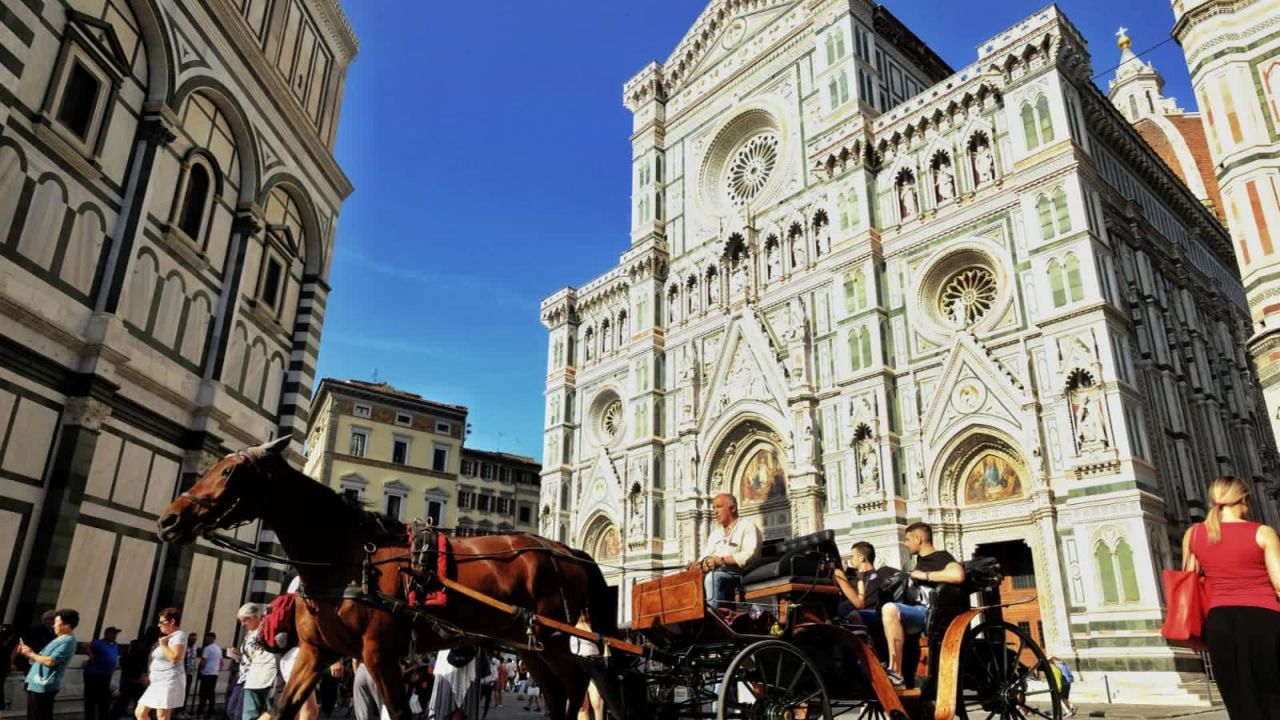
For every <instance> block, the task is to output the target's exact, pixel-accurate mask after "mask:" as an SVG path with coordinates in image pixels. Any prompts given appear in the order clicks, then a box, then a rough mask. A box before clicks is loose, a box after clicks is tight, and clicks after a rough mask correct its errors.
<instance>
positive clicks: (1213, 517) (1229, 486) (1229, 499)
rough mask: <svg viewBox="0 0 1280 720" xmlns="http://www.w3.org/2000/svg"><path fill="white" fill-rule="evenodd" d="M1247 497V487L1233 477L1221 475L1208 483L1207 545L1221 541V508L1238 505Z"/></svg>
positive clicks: (1205, 526) (1205, 521)
mask: <svg viewBox="0 0 1280 720" xmlns="http://www.w3.org/2000/svg"><path fill="white" fill-rule="evenodd" d="M1247 497H1249V486H1248V485H1245V484H1244V481H1243V480H1241V479H1240V478H1238V477H1236V476H1235V475H1221V476H1218V477H1216V478H1214V479H1213V482H1211V483H1209V504H1210V508H1209V514H1208V515H1207V516H1205V519H1204V528H1205V530H1206V531H1207V532H1208V533H1209V544H1210V545H1214V544H1217V543H1218V541H1220V540H1222V508H1225V507H1230V506H1231V505H1238V504H1239V503H1242V502H1244V499H1245V498H1247Z"/></svg>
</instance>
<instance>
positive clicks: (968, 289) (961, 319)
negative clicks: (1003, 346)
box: [938, 267, 1000, 327]
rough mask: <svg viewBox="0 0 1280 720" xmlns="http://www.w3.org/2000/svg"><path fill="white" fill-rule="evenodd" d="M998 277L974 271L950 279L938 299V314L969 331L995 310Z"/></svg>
mask: <svg viewBox="0 0 1280 720" xmlns="http://www.w3.org/2000/svg"><path fill="white" fill-rule="evenodd" d="M999 289H1000V288H999V286H998V285H997V284H996V278H995V275H993V274H992V273H991V271H990V270H988V269H987V268H984V267H970V268H965V269H964V270H960V271H958V272H956V273H955V274H953V275H952V276H951V277H949V278H947V280H946V281H945V282H943V284H942V292H941V293H939V296H938V311H939V312H941V313H942V317H944V318H946V319H947V320H949V321H951V324H952V325H954V326H956V327H969V326H970V325H973V324H974V323H976V322H978V320H980V319H982V317H983V316H984V315H986V314H987V313H988V312H990V310H991V306H992V305H993V304H994V303H995V301H996V295H997V294H998V292H999Z"/></svg>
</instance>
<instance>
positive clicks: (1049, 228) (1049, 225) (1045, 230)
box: [1036, 195, 1055, 240]
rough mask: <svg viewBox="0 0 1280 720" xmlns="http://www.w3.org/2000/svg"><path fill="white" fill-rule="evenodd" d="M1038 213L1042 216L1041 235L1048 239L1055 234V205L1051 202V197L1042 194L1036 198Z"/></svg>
mask: <svg viewBox="0 0 1280 720" xmlns="http://www.w3.org/2000/svg"><path fill="white" fill-rule="evenodd" d="M1036 215H1037V216H1038V217H1039V218H1040V237H1041V238H1042V239H1044V240H1048V239H1050V238H1052V237H1053V236H1054V234H1055V233H1054V230H1053V207H1052V206H1051V205H1050V204H1049V198H1047V197H1045V196H1044V195H1041V196H1040V197H1038V198H1036Z"/></svg>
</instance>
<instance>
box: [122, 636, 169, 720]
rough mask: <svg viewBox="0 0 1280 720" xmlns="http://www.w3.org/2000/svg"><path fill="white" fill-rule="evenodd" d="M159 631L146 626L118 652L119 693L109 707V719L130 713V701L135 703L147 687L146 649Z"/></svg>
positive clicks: (152, 642)
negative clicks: (141, 633)
mask: <svg viewBox="0 0 1280 720" xmlns="http://www.w3.org/2000/svg"><path fill="white" fill-rule="evenodd" d="M159 636H160V631H159V630H157V629H156V628H155V627H150V628H147V630H146V632H145V633H144V634H143V636H142V637H139V638H135V639H134V640H133V642H131V643H129V644H128V645H127V646H126V647H125V648H124V652H123V653H121V654H120V695H119V697H117V698H116V702H115V705H113V706H112V707H111V720H119V718H122V717H126V716H127V715H129V714H130V710H129V705H130V703H136V702H137V701H138V698H140V697H142V693H143V691H145V690H146V689H147V651H148V650H150V648H151V646H152V645H154V644H155V638H158V637H159Z"/></svg>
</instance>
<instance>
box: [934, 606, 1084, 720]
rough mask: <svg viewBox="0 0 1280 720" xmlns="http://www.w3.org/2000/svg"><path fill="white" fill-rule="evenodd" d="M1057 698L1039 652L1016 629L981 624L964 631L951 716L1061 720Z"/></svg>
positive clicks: (984, 719)
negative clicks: (954, 714)
mask: <svg viewBox="0 0 1280 720" xmlns="http://www.w3.org/2000/svg"><path fill="white" fill-rule="evenodd" d="M1058 698H1059V694H1058V685H1057V682H1056V681H1055V680H1054V676H1053V672H1052V670H1051V669H1050V666H1049V661H1048V659H1047V658H1046V657H1045V655H1044V651H1043V650H1041V649H1040V646H1039V645H1037V644H1036V643H1035V641H1034V640H1032V639H1031V638H1030V637H1029V636H1028V635H1027V634H1026V633H1025V632H1023V631H1022V629H1021V628H1019V627H1017V626H1016V625H1010V624H1009V623H983V624H982V625H979V626H977V627H974V628H969V630H968V631H966V632H965V636H964V643H963V644H962V645H961V647H960V697H959V700H958V703H957V708H956V716H957V717H962V718H971V719H973V720H995V719H996V718H999V719H1000V720H1024V718H1052V720H1061V718H1062V709H1061V706H1060V705H1059V703H1058Z"/></svg>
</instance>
